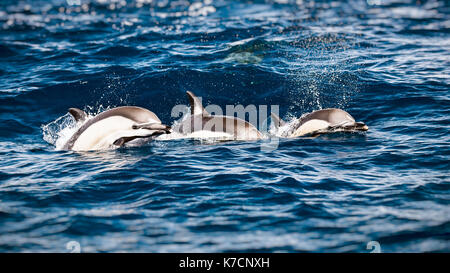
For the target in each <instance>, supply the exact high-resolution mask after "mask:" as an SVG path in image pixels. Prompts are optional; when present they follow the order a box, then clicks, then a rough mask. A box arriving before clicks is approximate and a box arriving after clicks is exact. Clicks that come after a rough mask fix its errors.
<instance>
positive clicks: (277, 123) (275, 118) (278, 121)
mask: <svg viewBox="0 0 450 273" xmlns="http://www.w3.org/2000/svg"><path fill="white" fill-rule="evenodd" d="M270 115H271V117H272V121H273V123H274V124H275V128H277V129H278V127H280V126H283V125H285V124H286V122H285V121H284V120H282V119H281V118H280V117H279V116H278V115H277V114H275V113H270Z"/></svg>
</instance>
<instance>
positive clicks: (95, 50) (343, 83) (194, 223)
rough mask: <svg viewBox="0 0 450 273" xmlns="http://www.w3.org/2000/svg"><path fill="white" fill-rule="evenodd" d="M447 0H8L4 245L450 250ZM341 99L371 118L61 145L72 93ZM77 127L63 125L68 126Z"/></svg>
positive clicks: (90, 107) (230, 101)
mask: <svg viewBox="0 0 450 273" xmlns="http://www.w3.org/2000/svg"><path fill="white" fill-rule="evenodd" d="M449 87H450V5H449V3H448V2H447V1H444V0H442V1H437V0H436V1H434V0H430V1H420V0H418V1H416V0H413V1H408V0H367V1H363V0H349V1H306V0H303V1H302V0H297V1H289V0H279V1H225V0H218V1H211V0H204V1H193V0H189V1H187V0H179V1H164V0H161V1H159V0H153V1H151V0H136V1H130V0H127V1H123V0H122V1H107V0H97V1H94V0H92V1H88V0H71V1H69V0H67V1H62V0H52V1H38V0H36V1H12V0H11V1H8V0H6V1H5V0H4V1H1V2H0V154H1V161H0V251H1V252H68V251H69V250H68V249H67V248H66V247H67V243H68V242H70V241H76V242H77V243H79V245H80V247H81V251H82V252H185V251H190V252H198V251H202V252H216V251H218V252H223V251H239V252H247V251H255V252H304V251H306V252H369V251H370V250H368V249H367V248H366V246H367V244H368V242H370V241H377V242H379V244H380V246H381V251H382V252H428V251H432V252H434V251H439V252H448V251H450V240H449V239H450V206H449V203H450V183H449V182H450V179H449V168H450V164H449V163H450V162H449V156H450V147H449V141H450V137H449V129H450V118H449V117H450V95H449V90H450V88H449ZM186 90H191V91H194V92H195V93H196V94H197V95H199V96H201V97H202V98H203V101H204V103H205V104H206V105H207V104H218V105H220V106H223V107H225V105H237V104H241V105H244V106H245V105H251V104H254V105H279V109H280V114H281V116H282V117H284V118H286V119H290V118H293V117H299V116H301V115H302V114H304V113H306V112H310V111H312V110H317V109H321V108H328V107H338V108H342V109H344V110H346V111H348V112H349V113H350V114H351V115H352V116H354V117H355V118H356V120H358V121H363V122H365V123H366V124H367V125H368V126H369V128H370V129H369V131H368V132H367V133H365V134H359V133H358V134H356V133H355V134H352V133H350V134H343V133H339V134H330V135H323V136H320V137H318V138H314V139H310V138H298V139H279V144H278V147H277V148H276V149H272V150H271V149H261V146H262V145H263V144H264V141H247V142H224V143H202V142H199V141H195V140H186V139H184V140H183V139H181V140H172V141H154V142H152V143H150V144H148V145H146V146H144V147H136V148H126V149H118V150H107V151H97V152H83V153H80V152H71V151H61V150H58V149H57V147H56V146H57V141H58V139H59V138H61V134H62V133H61V132H63V131H64V129H65V128H66V127H67V126H68V123H70V118H69V117H68V116H67V115H66V113H67V109H68V108H69V107H78V108H81V109H84V110H86V111H88V112H89V113H98V112H99V111H102V110H104V109H109V108H112V107H116V106H121V105H137V106H142V107H145V108H148V109H150V110H152V111H153V112H155V113H156V114H157V115H158V116H159V117H160V119H161V120H162V121H163V123H165V124H173V122H174V121H175V120H176V119H175V118H173V117H171V109H172V107H173V106H175V105H177V104H187V98H186V95H185V91H186ZM58 134H59V135H58Z"/></svg>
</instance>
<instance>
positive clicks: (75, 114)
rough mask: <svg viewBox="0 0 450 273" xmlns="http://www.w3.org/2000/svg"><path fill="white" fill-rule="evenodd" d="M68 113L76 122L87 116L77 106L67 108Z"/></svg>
mask: <svg viewBox="0 0 450 273" xmlns="http://www.w3.org/2000/svg"><path fill="white" fill-rule="evenodd" d="M69 113H70V114H71V115H72V117H73V118H74V119H75V121H76V122H79V121H84V120H86V118H87V114H86V112H84V111H83V110H81V109H78V108H69Z"/></svg>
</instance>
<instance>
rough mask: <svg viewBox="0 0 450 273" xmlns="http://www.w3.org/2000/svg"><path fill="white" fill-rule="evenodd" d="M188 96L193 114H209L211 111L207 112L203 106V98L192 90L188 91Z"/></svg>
mask: <svg viewBox="0 0 450 273" xmlns="http://www.w3.org/2000/svg"><path fill="white" fill-rule="evenodd" d="M186 93H187V95H188V98H189V104H190V105H191V115H192V116H193V115H200V114H202V115H204V116H209V113H208V112H206V110H205V108H203V105H202V102H201V100H200V99H199V98H198V97H196V96H195V95H194V93H192V92H191V91H186Z"/></svg>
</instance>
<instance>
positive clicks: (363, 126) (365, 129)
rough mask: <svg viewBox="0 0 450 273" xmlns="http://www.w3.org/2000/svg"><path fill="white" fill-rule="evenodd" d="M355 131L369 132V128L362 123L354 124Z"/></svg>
mask: <svg viewBox="0 0 450 273" xmlns="http://www.w3.org/2000/svg"><path fill="white" fill-rule="evenodd" d="M355 129H356V130H360V131H367V130H369V126H367V125H366V124H365V123H364V122H355Z"/></svg>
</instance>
